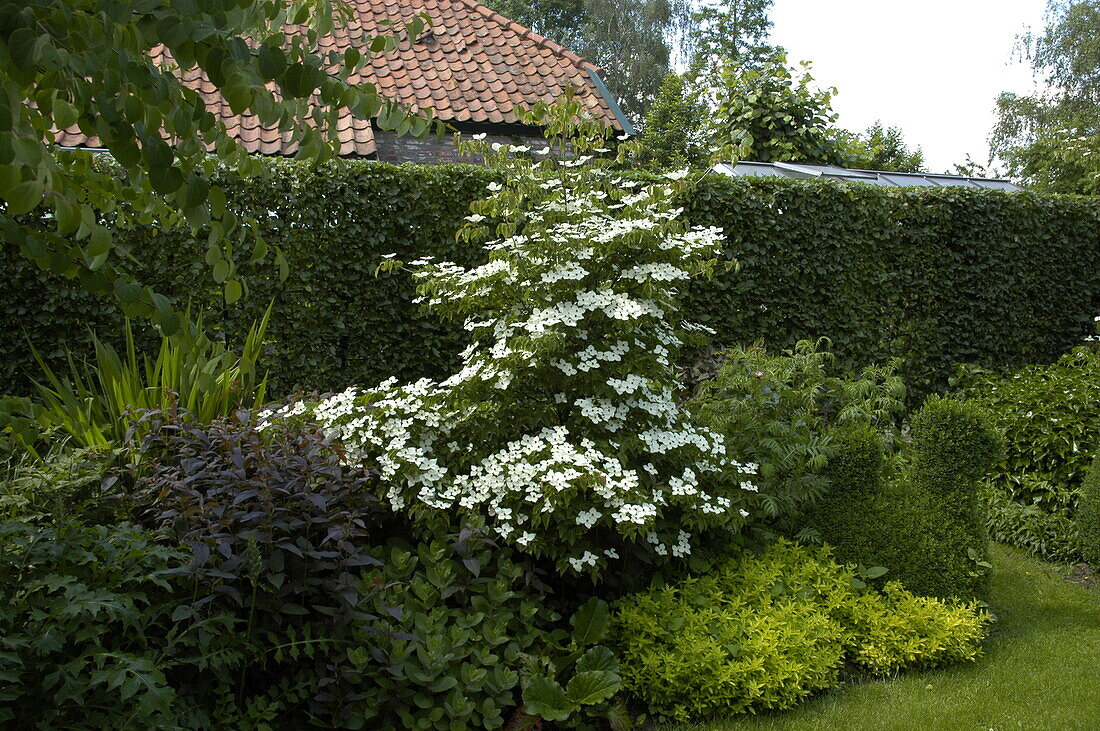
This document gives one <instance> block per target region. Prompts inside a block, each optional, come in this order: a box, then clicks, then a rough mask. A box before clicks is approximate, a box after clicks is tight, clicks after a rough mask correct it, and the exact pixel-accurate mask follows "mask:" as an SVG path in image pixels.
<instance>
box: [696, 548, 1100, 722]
mask: <svg viewBox="0 0 1100 731" xmlns="http://www.w3.org/2000/svg"><path fill="white" fill-rule="evenodd" d="M993 563H994V566H995V570H996V574H995V578H994V582H993V593H992V596H991V598H990V604H991V605H992V606H993V609H994V611H995V612H996V613H997V616H998V618H999V621H998V623H997V625H996V627H995V629H994V630H993V634H992V635H991V637H990V638H989V640H988V642H987V644H986V655H985V657H984V658H982V659H981V660H980V661H978V662H977V663H975V664H972V665H967V666H956V667H951V668H945V669H943V670H937V671H930V672H924V673H912V674H908V675H903V676H901V677H899V678H895V679H892V680H887V681H875V682H864V683H858V684H854V685H847V686H844V687H841V688H838V689H837V690H835V691H832V692H830V693H826V694H823V695H821V696H820V697H818V698H815V699H814V700H812V701H809V702H807V703H805V704H803V705H801V706H799V707H798V708H796V709H794V710H791V711H786V712H782V713H775V714H766V715H762V716H759V717H756V718H752V717H750V718H746V719H743V720H736V721H721V722H712V723H707V724H701V725H698V726H693V727H690V728H695V729H700V730H705V731H724V730H725V729H750V728H764V729H829V730H830V731H832V730H833V729H990V730H993V729H996V730H997V731H1000V730H1001V729H1018V728H1022V729H1097V728H1100V590H1098V589H1097V587H1096V586H1081V585H1079V584H1076V583H1071V582H1070V581H1067V580H1066V576H1067V574H1068V573H1069V570H1068V569H1067V568H1066V567H1062V566H1056V565H1051V564H1046V563H1042V562H1040V561H1038V560H1036V559H1034V558H1032V557H1030V556H1029V555H1027V554H1025V553H1024V552H1022V551H1019V550H1016V549H1013V548H1008V547H1005V546H1001V545H996V546H994V548H993ZM684 728H687V727H684Z"/></svg>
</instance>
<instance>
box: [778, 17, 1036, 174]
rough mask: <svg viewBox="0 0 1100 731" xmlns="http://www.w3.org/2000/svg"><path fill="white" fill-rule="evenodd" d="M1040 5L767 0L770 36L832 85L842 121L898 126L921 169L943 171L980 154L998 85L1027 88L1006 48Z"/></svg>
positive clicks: (852, 125) (1027, 74)
mask: <svg viewBox="0 0 1100 731" xmlns="http://www.w3.org/2000/svg"><path fill="white" fill-rule="evenodd" d="M1045 10H1046V0H909V1H907V2H900V1H899V0H775V2H774V5H773V8H772V12H771V19H772V22H773V23H774V27H773V28H772V34H771V40H772V42H773V43H776V44H778V45H781V46H783V47H785V48H786V49H787V52H788V54H789V58H790V60H791V61H799V60H803V59H806V60H809V61H812V62H813V69H812V74H813V77H814V79H815V83H816V84H817V85H818V86H821V87H829V86H835V87H836V88H837V92H838V93H837V95H836V96H835V97H833V109H834V111H836V112H837V113H838V114H839V115H840V118H839V119H838V120H837V123H838V124H839V125H840V126H841V127H845V128H847V129H850V130H852V131H855V132H860V131H863V130H864V129H866V128H867V127H868V126H870V125H871V124H873V123H874V122H875V121H876V120H881V121H882V123H883V125H885V126H888V127H889V126H898V127H901V129H902V131H903V133H904V139H905V142H906V144H907V145H909V146H910V147H912V146H914V145H919V146H920V147H921V148H922V149H923V150H924V159H925V167H926V168H927V169H928V170H929V171H931V172H950V171H951V169H952V168H953V167H954V165H955V163H961V162H963V160H965V158H966V155H967V153H969V154H970V155H971V156H972V157H973V158H974V159H975V160H977V161H978V162H981V163H984V162H985V161H986V159H987V157H988V155H989V145H988V142H987V138H988V136H989V131H990V129H992V127H993V120H994V113H993V110H994V106H995V104H994V100H995V99H996V98H997V94H998V93H1000V92H1001V91H1017V92H1028V91H1030V90H1031V89H1033V86H1034V85H1033V82H1032V74H1031V69H1030V68H1029V67H1028V66H1026V65H1025V64H1021V63H1020V62H1019V61H1018V60H1014V59H1013V53H1012V50H1013V45H1014V44H1015V40H1016V36H1017V35H1018V34H1020V33H1022V32H1024V30H1025V29H1026V28H1028V27H1031V28H1032V29H1034V30H1035V31H1037V32H1038V31H1040V30H1041V29H1042V27H1043V13H1044V11H1045Z"/></svg>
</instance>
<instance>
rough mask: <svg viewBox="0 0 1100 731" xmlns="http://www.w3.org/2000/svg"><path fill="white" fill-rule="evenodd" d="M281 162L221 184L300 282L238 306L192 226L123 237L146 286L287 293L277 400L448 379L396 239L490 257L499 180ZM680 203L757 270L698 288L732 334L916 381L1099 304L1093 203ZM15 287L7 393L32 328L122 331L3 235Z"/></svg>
mask: <svg viewBox="0 0 1100 731" xmlns="http://www.w3.org/2000/svg"><path fill="white" fill-rule="evenodd" d="M265 168H266V172H265V174H264V175H263V176H261V177H258V178H254V179H252V180H250V181H240V180H229V181H226V182H225V187H226V188H227V193H228V194H229V198H230V200H231V201H232V202H233V204H234V205H235V206H236V208H237V209H238V211H239V212H240V213H241V214H243V215H252V216H254V217H256V218H257V219H259V220H261V221H262V222H263V224H262V227H263V229H264V233H265V236H266V238H267V240H268V242H269V243H271V244H276V245H278V246H280V247H281V248H282V249H283V251H284V252H285V253H286V255H287V257H288V259H289V262H290V278H289V280H288V281H287V282H286V283H285V284H279V283H278V280H277V277H276V276H275V270H274V267H273V266H272V265H271V264H270V262H266V263H260V264H258V265H249V264H246V263H243V262H242V264H241V271H242V273H243V274H244V275H245V276H246V277H247V279H248V281H249V282H250V283H251V292H250V295H249V296H248V297H247V298H246V299H245V300H243V301H242V302H240V303H238V304H237V305H235V306H233V307H232V308H226V307H225V306H224V305H222V304H220V301H219V297H218V291H217V287H216V286H215V285H214V283H213V282H212V280H211V278H210V274H209V272H208V271H207V270H206V268H205V266H204V265H203V264H202V263H201V262H202V256H203V250H204V247H203V245H202V244H201V243H199V242H196V241H194V240H193V239H192V238H191V237H190V236H189V235H188V234H187V233H185V232H182V231H164V230H156V229H140V230H127V231H124V232H121V234H120V237H119V238H120V240H121V241H122V242H123V243H124V244H125V245H127V246H129V247H131V248H132V249H133V250H134V251H135V252H136V253H137V255H138V258H139V259H140V260H141V261H142V262H143V263H144V264H145V265H146V266H145V269H144V270H143V271H142V276H143V278H144V280H145V281H146V282H147V283H149V284H152V285H154V287H156V288H159V289H160V290H162V291H165V292H167V293H169V294H172V295H174V296H176V297H177V298H179V299H180V300H184V299H188V298H190V299H191V300H192V301H193V302H195V303H196V304H201V305H202V306H204V307H205V308H206V309H207V322H208V323H209V324H211V325H212V326H213V327H216V328H220V329H221V330H223V331H224V332H226V333H227V334H228V335H229V336H230V337H239V336H240V335H241V334H242V332H243V331H244V330H245V329H246V328H247V324H248V322H249V321H250V320H252V319H253V318H257V317H258V316H259V315H260V314H261V313H262V311H263V309H264V308H265V307H266V306H267V303H268V301H269V300H271V299H274V300H275V302H276V309H275V315H274V317H273V320H272V323H271V327H270V330H269V334H270V338H271V348H272V352H271V356H272V357H271V358H270V359H269V364H270V366H271V368H272V386H273V391H272V392H273V393H276V394H278V393H280V392H284V391H287V390H290V389H293V388H304V389H322V390H329V389H335V388H341V387H343V386H345V385H348V384H351V383H372V382H376V381H379V380H382V379H384V378H386V377H388V376H390V375H396V376H398V377H399V378H401V379H406V378H415V377H418V376H422V375H433V376H435V375H441V374H445V373H447V372H449V370H450V369H451V368H452V367H453V365H454V362H455V359H456V353H457V352H458V350H460V349H461V342H462V335H461V331H460V329H459V328H457V327H455V326H454V325H450V324H445V323H439V322H436V321H434V320H432V319H431V318H429V317H426V316H424V315H422V314H421V313H419V312H418V311H417V309H416V307H415V306H414V305H413V304H412V303H411V300H412V298H413V296H414V294H413V291H412V284H411V280H410V278H409V277H408V276H407V275H405V274H394V275H385V276H382V277H381V278H375V276H374V271H375V268H376V267H377V265H378V263H379V261H380V259H381V256H382V255H383V254H386V253H390V252H398V253H399V254H400V255H401V256H402V257H407V258H415V257H416V256H419V255H425V254H427V255H433V256H437V257H446V258H448V259H452V260H455V261H459V262H472V261H474V260H475V259H476V257H477V256H479V252H478V251H476V250H473V249H469V248H464V247H461V246H459V245H458V244H456V243H455V239H454V231H455V229H456V228H457V226H458V224H459V223H460V222H461V219H462V216H464V215H465V214H466V212H467V206H468V204H469V202H470V201H471V200H473V199H474V198H475V197H477V196H478V194H479V191H480V190H481V189H482V187H483V186H484V185H485V184H486V183H487V182H488V173H487V172H486V171H484V170H482V169H480V168H476V167H469V166H413V165H402V166H392V165H386V164H381V163H369V162H349V163H342V164H341V165H339V166H335V165H330V166H326V167H322V168H320V169H310V168H308V167H306V166H304V165H302V164H300V163H295V162H290V161H272V162H270V163H268V164H267V165H265ZM684 205H685V208H686V210H687V215H688V216H690V218H691V219H692V220H693V221H694V222H696V223H699V224H704V225H713V226H721V227H722V228H723V229H725V230H726V232H727V234H728V236H729V241H730V253H731V254H732V255H733V256H735V257H736V258H737V259H738V260H739V261H740V264H741V267H740V270H739V271H731V272H723V273H720V274H719V275H717V276H716V278H715V279H713V280H711V281H706V282H697V283H695V284H693V285H692V287H691V289H690V291H689V292H687V293H686V300H687V301H686V307H687V309H688V311H689V314H690V316H692V317H693V318H694V319H696V320H699V321H702V322H705V323H706V324H708V325H710V326H711V327H714V328H715V329H716V330H717V331H718V336H717V337H716V340H717V341H718V342H719V343H721V344H733V343H739V342H742V343H743V342H751V341H754V340H756V339H759V338H763V339H764V340H765V341H766V342H768V343H769V344H770V345H773V346H776V347H787V346H789V345H792V344H793V343H794V342H795V341H796V340H798V339H801V338H810V337H816V336H822V335H824V336H828V337H830V338H832V340H833V343H834V350H835V351H836V352H837V353H838V355H840V356H841V357H842V359H843V360H844V361H845V362H847V363H848V364H851V365H856V364H860V363H867V362H871V361H876V360H882V359H884V358H886V357H888V356H892V355H900V356H904V357H905V358H906V359H907V364H906V367H905V374H906V376H907V378H908V380H909V383H910V385H911V386H912V387H914V388H915V392H916V393H917V394H920V393H925V392H927V391H929V390H935V389H937V388H939V387H940V386H941V385H942V384H943V383H944V381H945V379H946V376H947V373H948V371H949V369H950V367H951V364H952V363H954V362H961V361H974V362H979V363H982V364H983V365H987V366H1006V365H1016V364H1022V363H1028V362H1036V361H1039V362H1041V361H1049V360H1052V359H1054V358H1056V357H1057V356H1058V355H1059V354H1060V353H1062V352H1063V351H1064V350H1066V349H1067V348H1068V347H1069V346H1070V345H1072V344H1073V343H1074V342H1076V341H1077V340H1079V339H1080V337H1081V336H1082V335H1083V334H1084V333H1086V332H1088V329H1089V326H1090V325H1091V320H1092V317H1093V316H1094V315H1095V314H1097V313H1098V312H1100V267H1096V266H1095V262H1096V261H1098V260H1100V207H1098V206H1097V205H1096V202H1095V200H1091V199H1087V198H1071V197H1055V196H1038V195H1032V194H1027V193H1012V194H1009V193H1003V192H999V191H986V190H977V189H963V188H945V189H939V188H937V189H928V188H915V189H885V188H876V187H872V186H861V185H851V184H843V183H834V182H812V181H811V182H806V181H791V180H781V179H738V180H731V179H727V178H722V177H720V176H717V175H709V176H708V177H707V178H706V179H705V180H704V181H703V182H702V184H701V185H700V187H699V189H698V190H697V192H696V193H695V194H694V196H693V197H692V198H691V199H690V200H687V201H685V202H684ZM0 281H3V282H4V283H5V286H4V287H3V288H0V316H3V318H4V321H5V323H6V326H5V327H4V328H2V329H0V348H2V349H3V352H4V354H5V356H4V358H3V362H0V393H5V392H7V393H24V392H27V391H28V390H29V388H30V381H29V378H30V377H33V376H34V375H35V374H36V372H37V369H36V366H35V364H34V362H33V358H32V356H31V353H30V349H29V348H28V347H27V341H28V339H29V340H30V342H32V343H33V344H34V345H35V347H36V348H38V349H39V351H40V352H41V353H42V354H43V355H44V357H45V358H46V360H47V361H49V362H51V363H52V364H54V365H60V360H61V358H62V357H63V356H62V352H63V348H64V347H70V348H74V349H76V350H80V349H81V348H83V347H85V346H86V343H87V341H88V339H87V326H92V327H95V328H98V329H99V330H100V332H102V333H105V334H111V333H117V332H120V328H119V326H118V323H119V320H120V318H119V315H118V312H117V310H116V309H115V308H114V306H113V305H112V303H111V302H109V301H107V300H104V299H98V298H95V297H92V296H90V295H87V294H85V293H84V292H82V291H81V290H80V288H79V285H78V284H77V283H76V282H72V281H67V280H61V279H58V278H56V277H54V276H53V275H49V274H46V273H43V272H40V271H38V269H37V268H35V266H34V265H33V264H31V263H29V262H28V260H26V259H24V258H22V256H21V255H20V254H19V253H18V251H16V250H15V248H14V247H12V246H5V247H2V253H0Z"/></svg>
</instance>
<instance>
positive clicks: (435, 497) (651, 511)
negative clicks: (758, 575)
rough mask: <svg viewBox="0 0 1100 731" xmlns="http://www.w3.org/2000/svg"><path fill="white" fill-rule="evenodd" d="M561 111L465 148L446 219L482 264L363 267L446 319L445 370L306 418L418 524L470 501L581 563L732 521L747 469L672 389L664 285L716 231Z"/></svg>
mask: <svg viewBox="0 0 1100 731" xmlns="http://www.w3.org/2000/svg"><path fill="white" fill-rule="evenodd" d="M580 113H581V110H580V107H579V105H578V104H576V103H575V102H573V101H572V100H565V101H563V102H559V103H558V104H556V105H554V106H553V107H544V108H540V109H536V110H535V112H533V113H532V115H534V116H533V117H532V118H531V120H530V121H531V122H532V123H538V124H541V125H544V126H546V127H547V128H548V129H549V131H550V133H551V139H550V144H549V147H550V150H549V151H547V150H543V151H540V152H537V153H531V152H530V151H529V150H528V149H527V148H520V149H517V148H515V147H510V146H508V145H499V144H498V145H495V146H493V147H490V146H487V145H486V144H485V143H483V142H478V141H475V142H474V143H473V144H472V147H473V148H474V150H473V151H475V152H477V153H479V154H481V155H483V156H485V158H486V161H487V163H488V164H489V165H491V166H493V167H494V168H495V169H496V170H497V171H498V172H499V173H500V175H499V180H500V181H501V182H500V183H495V184H492V185H490V186H489V189H488V190H487V191H486V192H487V195H488V197H487V198H485V199H484V200H481V201H478V202H476V203H474V204H473V206H472V214H471V215H470V216H469V217H468V219H467V223H466V224H465V225H464V227H463V229H462V230H461V231H460V232H459V236H460V237H462V238H464V239H467V240H475V241H481V242H483V245H484V248H485V252H486V258H487V261H486V262H485V263H484V264H482V265H481V266H477V267H474V268H466V267H462V266H458V265H456V264H452V263H448V262H433V261H427V260H420V261H416V262H410V263H409V264H407V265H406V264H402V263H401V262H398V261H397V260H396V259H389V260H387V261H386V262H384V263H383V268H386V269H395V268H398V267H406V266H407V267H410V268H411V269H412V272H413V276H414V277H415V278H416V279H417V281H418V291H419V294H420V296H421V300H422V301H423V303H424V305H425V306H426V307H428V308H429V309H431V310H433V311H435V312H436V313H438V314H440V315H442V316H444V317H448V318H454V319H457V320H458V321H460V322H461V323H463V325H464V326H465V328H466V330H468V331H469V334H470V340H471V344H470V346H469V348H467V349H466V351H465V352H464V353H463V354H462V368H461V369H460V370H459V371H458V372H457V373H455V374H454V375H452V376H451V377H450V378H447V379H446V380H444V381H441V382H437V381H431V380H427V379H425V380H420V381H417V382H415V383H409V384H398V383H397V382H396V381H395V380H392V379H391V380H389V381H387V382H385V383H382V384H380V385H379V386H378V387H376V388H374V389H366V390H361V389H357V388H352V389H349V390H347V391H345V392H344V393H341V394H339V395H337V396H334V397H332V398H329V399H327V400H325V401H322V402H321V403H319V404H317V405H315V406H314V407H313V410H312V413H313V418H315V419H317V420H318V421H319V422H320V423H321V424H322V425H323V426H324V427H325V428H326V429H327V430H329V432H330V433H331V434H332V435H334V436H335V437H337V438H338V439H339V440H340V441H341V442H342V444H343V445H344V447H345V448H346V450H347V452H346V453H347V458H348V459H349V460H354V461H365V462H369V463H371V464H372V465H375V466H377V467H378V469H379V470H380V471H381V473H382V476H383V478H384V480H383V485H384V487H383V488H382V489H383V490H384V495H383V497H384V498H385V499H386V500H388V502H389V504H390V505H391V506H392V508H393V509H394V510H400V511H406V512H407V513H409V514H410V515H411V516H413V517H414V518H415V519H417V520H421V521H425V522H427V523H429V524H431V523H434V522H443V521H454V520H458V519H461V518H462V517H469V515H471V514H478V515H481V516H484V518H485V519H486V521H487V523H488V525H489V526H491V528H492V529H493V530H495V531H496V533H497V534H498V535H499V536H500V538H501V539H503V540H505V541H508V542H510V543H512V544H513V545H515V546H516V547H518V548H519V549H520V550H522V551H526V552H528V553H531V554H534V555H536V556H548V557H551V558H553V559H555V560H556V561H557V563H558V566H559V568H560V569H562V570H571V571H575V572H584V573H595V572H598V571H601V570H603V569H605V568H607V567H608V565H609V564H610V563H611V562H614V561H616V560H619V557H620V556H622V557H623V560H625V559H628V558H630V557H640V555H641V554H644V555H645V556H646V557H648V558H649V559H650V560H652V561H655V562H660V561H666V560H676V559H682V558H684V557H686V556H688V555H689V554H690V553H691V550H692V541H693V538H696V539H697V537H698V536H699V534H700V533H701V532H702V531H705V530H709V529H722V530H733V531H736V530H737V529H738V528H739V527H740V526H742V525H743V524H744V521H745V518H746V516H747V512H746V511H745V510H744V508H743V506H744V504H745V502H746V500H745V498H744V496H745V495H746V493H747V492H749V491H752V490H755V485H754V484H753V481H752V480H753V474H754V472H755V465H751V464H741V463H739V462H738V461H737V460H736V458H735V457H736V455H731V454H727V453H726V448H725V441H724V439H723V438H722V437H721V436H719V435H718V434H716V433H713V432H711V431H709V430H707V429H705V428H701V427H699V426H696V425H694V424H692V423H691V422H690V421H689V419H688V418H687V415H686V413H685V411H684V410H683V409H682V408H681V406H680V404H679V402H678V399H677V393H678V391H679V386H678V383H677V380H676V368H675V362H676V355H677V352H678V349H679V348H680V346H681V344H682V341H681V338H682V337H683V334H684V332H685V329H690V326H688V325H686V324H685V323H682V322H681V321H680V318H679V306H678V303H677V291H678V289H679V288H681V287H683V286H685V285H686V283H687V282H688V280H689V279H690V278H691V277H694V276H698V275H704V274H708V273H709V272H710V270H711V269H712V268H713V266H714V265H715V263H716V257H717V256H718V255H719V253H720V250H721V241H722V232H721V231H720V230H718V229H713V228H709V229H704V228H690V227H688V226H687V225H686V224H685V223H684V222H683V221H682V220H681V210H680V209H679V208H677V207H676V206H675V205H674V201H675V200H676V199H677V197H678V195H679V194H681V193H683V192H684V191H685V190H686V189H687V188H688V187H689V186H690V185H691V184H692V183H691V180H690V179H689V177H687V176H684V175H683V174H681V173H673V174H670V175H667V176H665V177H664V178H662V179H660V180H659V182H655V183H650V184H646V185H641V184H638V183H637V182H634V181H631V180H627V179H624V178H623V177H621V175H620V174H618V173H616V172H614V170H613V169H612V168H611V166H610V165H611V162H612V161H611V160H609V159H607V157H606V156H604V154H603V153H601V152H599V151H600V150H601V149H603V146H604V145H605V144H606V143H607V133H606V132H605V131H604V130H603V129H601V128H598V127H595V126H594V125H592V124H588V123H584V122H581V123H576V122H575V121H573V120H575V119H576V118H577V117H578V116H579V114H580ZM555 134H556V135H557V137H554V135H555ZM566 139H567V140H568V142H567V143H566V142H563V140H566ZM295 408H297V407H295ZM273 416H274V415H273Z"/></svg>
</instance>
